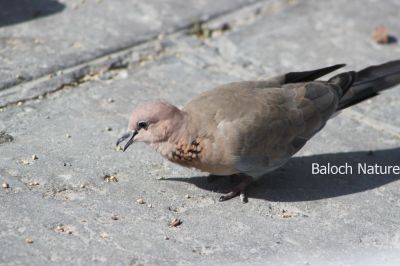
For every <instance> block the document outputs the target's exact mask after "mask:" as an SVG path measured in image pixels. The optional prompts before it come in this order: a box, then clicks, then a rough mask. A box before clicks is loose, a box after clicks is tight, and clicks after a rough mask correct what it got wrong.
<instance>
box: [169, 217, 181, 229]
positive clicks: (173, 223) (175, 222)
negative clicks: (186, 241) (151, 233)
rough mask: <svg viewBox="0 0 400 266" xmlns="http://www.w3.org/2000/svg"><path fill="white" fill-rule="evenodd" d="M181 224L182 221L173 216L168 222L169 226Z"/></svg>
mask: <svg viewBox="0 0 400 266" xmlns="http://www.w3.org/2000/svg"><path fill="white" fill-rule="evenodd" d="M181 224H182V221H181V220H180V219H177V218H174V219H172V220H171V221H170V222H169V226H171V227H177V226H179V225H181Z"/></svg>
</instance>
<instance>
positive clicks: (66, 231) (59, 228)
mask: <svg viewBox="0 0 400 266" xmlns="http://www.w3.org/2000/svg"><path fill="white" fill-rule="evenodd" d="M54 231H55V232H57V233H62V234H66V235H72V233H73V232H72V230H71V229H70V228H68V227H67V226H65V225H63V224H59V225H57V226H56V227H55V228H54Z"/></svg>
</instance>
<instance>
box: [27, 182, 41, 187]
mask: <svg viewBox="0 0 400 266" xmlns="http://www.w3.org/2000/svg"><path fill="white" fill-rule="evenodd" d="M29 185H31V186H39V182H37V181H32V182H30V183H29Z"/></svg>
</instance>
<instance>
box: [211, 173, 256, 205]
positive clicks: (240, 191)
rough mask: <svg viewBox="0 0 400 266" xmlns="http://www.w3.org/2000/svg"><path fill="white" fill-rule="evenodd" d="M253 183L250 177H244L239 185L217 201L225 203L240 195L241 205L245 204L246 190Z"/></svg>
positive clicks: (246, 200)
mask: <svg viewBox="0 0 400 266" xmlns="http://www.w3.org/2000/svg"><path fill="white" fill-rule="evenodd" d="M252 181H253V178H252V177H251V176H245V178H244V180H243V181H242V182H240V183H239V185H237V186H235V187H234V188H233V189H232V190H231V191H230V192H228V193H227V194H226V195H224V196H221V197H220V198H219V201H226V200H229V199H232V198H234V197H236V196H238V195H240V200H241V201H242V203H247V202H248V199H247V194H246V188H247V186H248V185H250V183H251V182H252Z"/></svg>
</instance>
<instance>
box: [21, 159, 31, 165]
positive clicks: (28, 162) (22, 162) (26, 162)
mask: <svg viewBox="0 0 400 266" xmlns="http://www.w3.org/2000/svg"><path fill="white" fill-rule="evenodd" d="M20 163H21V164H23V165H28V164H31V162H30V161H28V160H25V159H22V160H20Z"/></svg>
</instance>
